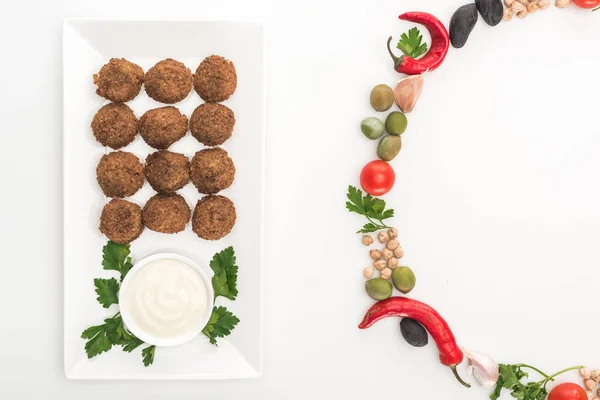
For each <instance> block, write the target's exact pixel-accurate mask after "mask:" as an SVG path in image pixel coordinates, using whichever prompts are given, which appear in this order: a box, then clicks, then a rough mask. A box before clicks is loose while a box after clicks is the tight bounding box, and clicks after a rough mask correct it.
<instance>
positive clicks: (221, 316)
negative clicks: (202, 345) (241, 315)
mask: <svg viewBox="0 0 600 400" xmlns="http://www.w3.org/2000/svg"><path fill="white" fill-rule="evenodd" d="M238 322H240V320H239V319H238V317H236V316H235V315H233V314H232V313H231V311H229V310H227V308H225V307H223V306H220V307H214V308H213V312H212V315H211V316H210V319H209V320H208V324H206V326H205V327H204V329H202V333H204V334H205V335H206V336H207V337H208V339H209V341H210V342H211V343H212V344H214V345H216V344H217V338H223V337H225V336H228V335H230V334H231V331H232V330H233V328H235V326H236V325H237V324H238Z"/></svg>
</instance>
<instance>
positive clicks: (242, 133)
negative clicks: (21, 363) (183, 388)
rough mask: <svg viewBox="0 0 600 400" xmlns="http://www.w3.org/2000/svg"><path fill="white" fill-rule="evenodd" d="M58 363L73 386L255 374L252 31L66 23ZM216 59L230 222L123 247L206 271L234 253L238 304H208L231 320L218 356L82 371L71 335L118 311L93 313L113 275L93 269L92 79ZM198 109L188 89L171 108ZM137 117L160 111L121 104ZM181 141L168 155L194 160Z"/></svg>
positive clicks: (202, 347)
mask: <svg viewBox="0 0 600 400" xmlns="http://www.w3.org/2000/svg"><path fill="white" fill-rule="evenodd" d="M63 45H64V48H63V52H64V53H63V68H64V71H63V73H64V77H63V78H64V117H63V118H64V132H63V135H64V137H63V141H64V166H63V173H64V329H65V330H64V362H65V373H66V375H67V377H68V378H73V379H224V378H249V377H256V376H258V375H260V372H261V359H262V356H261V354H262V343H261V336H262V335H261V328H262V326H261V320H262V303H261V302H262V249H263V202H264V185H263V181H264V179H263V175H264V174H263V172H264V165H263V164H264V148H265V143H264V137H265V135H264V103H265V101H264V97H265V88H264V39H263V29H262V27H261V26H260V25H257V24H252V23H235V22H191V21H121V20H99V19H70V20H66V21H65V23H64V32H63ZM211 54H218V55H221V56H223V57H225V58H227V59H230V60H232V61H233V62H234V64H235V66H236V70H237V74H238V87H237V90H236V92H235V94H234V95H233V96H232V97H231V99H230V100H228V101H227V102H225V104H226V105H227V106H228V107H230V108H231V109H232V110H233V111H234V112H235V115H236V126H235V130H234V133H233V136H232V138H231V139H230V140H228V141H227V142H226V143H225V144H224V145H223V147H224V148H225V149H226V150H227V151H228V152H229V154H230V156H231V158H232V159H233V162H234V164H235V165H236V179H235V182H234V183H233V185H232V187H231V188H229V189H227V190H226V191H224V192H223V194H224V195H225V196H228V197H229V198H230V199H231V200H233V202H234V203H235V205H236V209H237V216H238V219H237V223H236V225H235V227H234V229H233V231H232V232H231V234H229V235H228V236H227V237H225V238H224V239H222V240H220V241H217V242H208V241H204V240H201V239H199V238H198V237H197V236H196V235H195V234H194V233H193V232H192V231H191V226H190V225H188V227H187V229H186V231H185V232H182V233H179V234H176V235H165V234H160V233H156V232H152V231H149V230H147V229H146V230H145V231H144V233H143V234H142V236H141V237H140V238H139V239H137V240H136V241H134V242H133V243H132V245H131V252H132V256H133V258H134V262H135V261H136V260H140V259H141V258H143V257H146V256H147V255H150V254H152V253H157V252H162V251H169V252H178V253H181V254H183V255H186V256H188V257H190V258H192V259H194V260H195V261H197V262H198V263H199V264H200V265H202V266H204V267H205V268H206V269H207V273H209V274H210V273H211V271H210V269H209V268H208V262H209V261H210V259H211V257H212V255H213V254H214V253H216V252H217V251H220V250H222V249H224V248H225V247H227V246H234V248H235V251H236V255H237V260H238V265H239V267H240V268H239V277H238V288H239V296H238V299H237V300H236V301H235V302H228V301H223V300H222V298H219V299H218V300H217V305H219V304H222V305H226V306H227V307H228V308H229V309H230V310H231V311H232V312H234V313H235V314H236V315H237V316H238V317H239V318H240V320H241V322H240V323H239V325H238V326H237V327H236V329H235V330H234V331H233V333H232V335H231V336H229V337H228V338H227V339H226V340H220V341H219V347H215V346H212V345H210V344H209V343H208V340H207V339H206V338H205V337H198V338H197V339H195V340H194V341H192V342H191V343H188V344H185V345H183V346H179V347H176V348H159V349H157V350H156V357H155V360H154V364H153V365H152V366H150V367H148V368H145V367H144V365H143V364H142V357H141V354H140V349H137V350H135V351H134V352H133V353H131V354H129V353H125V352H123V351H121V349H120V348H114V349H113V350H111V351H109V352H108V353H103V354H101V355H100V356H97V357H95V358H93V359H91V360H88V358H87V357H86V354H85V351H84V344H85V341H84V340H83V339H81V338H80V335H81V332H82V331H83V330H84V329H85V328H87V327H89V326H90V325H97V324H100V323H102V321H103V318H105V317H106V316H108V315H112V314H114V313H115V311H116V310H112V309H111V310H109V311H108V312H107V310H105V309H103V308H102V307H101V306H100V305H99V304H98V303H97V302H96V295H95V293H94V286H93V279H94V278H97V277H107V276H114V275H113V274H111V273H110V272H107V271H104V270H103V269H102V266H101V260H102V246H103V245H104V244H105V243H106V239H105V238H104V237H103V235H101V234H100V232H99V231H98V224H99V218H100V212H101V210H102V207H103V205H104V204H105V201H106V199H105V197H104V195H103V194H102V191H101V190H100V188H99V187H98V185H97V183H96V173H95V170H96V164H97V163H98V161H99V160H100V157H101V156H102V155H103V154H104V152H105V151H106V150H105V149H104V147H102V146H101V145H100V144H99V143H98V142H96V141H95V139H94V137H93V135H92V132H91V129H90V123H91V120H92V117H93V116H94V114H95V113H96V111H97V110H98V109H99V108H100V107H101V106H102V105H103V104H104V103H106V101H105V100H104V99H102V98H100V97H99V96H97V95H96V94H95V86H94V85H93V82H92V75H93V74H94V73H96V72H97V71H98V70H99V69H100V67H102V65H103V64H105V63H106V62H108V60H109V59H110V58H111V57H116V58H121V57H124V58H127V59H128V60H130V61H132V62H135V63H137V64H139V65H140V66H141V67H142V68H143V69H144V71H147V70H148V69H149V68H150V67H152V66H153V65H154V64H155V63H156V62H158V61H160V60H162V59H165V58H168V57H170V58H174V59H176V60H179V61H181V62H183V63H184V64H186V66H187V67H188V68H190V69H191V70H192V72H193V71H195V69H196V67H197V66H198V64H199V63H200V61H202V59H204V58H205V57H206V56H209V55H211ZM201 103H202V100H201V99H200V97H199V96H198V95H197V94H196V93H195V92H194V91H193V90H192V92H191V93H190V95H189V96H188V97H187V98H186V99H185V100H184V101H182V102H181V103H178V104H176V105H175V106H176V107H178V108H179V109H180V110H181V111H182V112H183V113H185V114H186V115H187V116H188V118H189V116H190V115H191V113H192V111H193V110H194V108H195V107H197V106H198V105H200V104H201ZM128 105H129V106H130V107H131V108H132V109H133V111H134V112H135V114H136V115H137V116H138V118H139V117H140V116H141V115H142V114H143V113H144V112H145V111H147V110H149V109H152V108H156V107H161V106H164V104H160V103H158V102H155V101H154V100H152V99H150V98H149V97H148V96H147V95H146V94H145V92H144V90H143V89H142V91H141V92H140V94H139V95H138V97H137V98H136V99H134V100H133V101H131V102H130V103H128ZM202 147H203V146H202V145H201V144H200V143H198V142H197V141H196V140H195V139H194V138H193V137H191V136H190V134H189V132H188V134H187V136H186V137H184V138H183V139H182V140H180V141H179V142H177V143H175V144H174V145H173V146H171V148H170V149H169V150H172V151H175V152H180V153H184V154H186V155H187V156H188V157H190V158H191V156H193V154H194V153H195V152H196V151H198V150H200V149H202ZM123 150H126V151H130V152H132V153H134V154H136V155H137V156H138V157H140V159H142V160H143V159H145V157H146V156H147V155H148V154H149V153H151V152H152V151H153V149H152V148H150V147H149V146H148V145H146V143H144V141H143V140H142V139H141V137H139V135H138V137H137V138H136V140H135V141H134V142H133V143H132V144H130V145H129V146H127V147H126V148H124V149H123ZM179 193H180V194H181V195H183V196H184V197H185V198H186V200H187V202H188V204H189V205H190V207H191V208H192V209H193V207H194V206H195V204H196V202H197V201H198V200H199V199H200V198H201V195H200V194H199V193H198V192H197V191H196V189H195V188H194V186H193V185H192V184H191V183H190V184H188V185H187V186H186V187H185V188H184V189H182V190H181V191H180V192H179ZM153 194H154V192H153V190H152V188H150V186H149V185H148V183H147V182H146V183H145V185H144V187H143V188H142V189H141V190H140V191H139V192H138V193H136V195H135V196H133V197H132V198H131V199H130V200H132V201H134V202H136V203H138V204H140V205H142V206H143V204H144V203H145V202H146V200H148V198H150V197H151V196H152V195H153Z"/></svg>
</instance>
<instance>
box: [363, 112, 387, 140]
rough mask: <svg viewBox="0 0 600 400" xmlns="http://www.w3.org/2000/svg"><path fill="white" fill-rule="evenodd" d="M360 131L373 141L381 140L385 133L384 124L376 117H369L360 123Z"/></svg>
mask: <svg viewBox="0 0 600 400" xmlns="http://www.w3.org/2000/svg"><path fill="white" fill-rule="evenodd" d="M360 130H361V131H362V133H364V135H365V136H366V137H367V138H369V139H371V140H375V139H379V138H380V137H382V136H383V134H384V133H385V126H384V125H383V122H381V121H380V120H379V119H377V118H375V117H367V118H365V119H363V120H362V122H361V123H360Z"/></svg>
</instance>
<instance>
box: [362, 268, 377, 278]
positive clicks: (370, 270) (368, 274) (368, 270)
mask: <svg viewBox="0 0 600 400" xmlns="http://www.w3.org/2000/svg"><path fill="white" fill-rule="evenodd" d="M374 272H375V270H374V268H373V267H367V268H365V269H364V270H363V275H364V277H365V278H367V279H370V278H371V277H372V276H373V273H374Z"/></svg>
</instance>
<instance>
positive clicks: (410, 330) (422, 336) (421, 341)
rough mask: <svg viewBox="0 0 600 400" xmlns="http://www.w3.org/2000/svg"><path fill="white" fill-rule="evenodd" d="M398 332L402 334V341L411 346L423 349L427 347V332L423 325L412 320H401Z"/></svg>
mask: <svg viewBox="0 0 600 400" xmlns="http://www.w3.org/2000/svg"><path fill="white" fill-rule="evenodd" d="M400 332H401V333H402V337H403V338H404V340H406V341H407V342H408V344H410V345H411V346H415V347H423V346H427V343H429V337H428V336H427V331H426V330H425V328H424V327H423V325H421V324H420V323H418V322H417V321H415V320H414V319H410V318H402V321H400Z"/></svg>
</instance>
